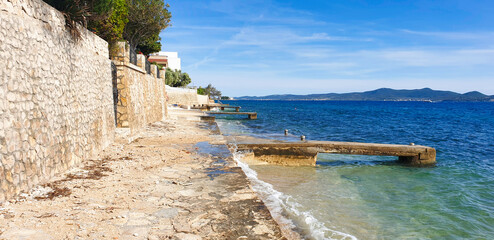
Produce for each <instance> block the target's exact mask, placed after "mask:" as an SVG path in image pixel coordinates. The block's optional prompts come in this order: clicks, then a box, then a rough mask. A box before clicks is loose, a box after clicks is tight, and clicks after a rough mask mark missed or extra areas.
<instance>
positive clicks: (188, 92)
mask: <svg viewBox="0 0 494 240" xmlns="http://www.w3.org/2000/svg"><path fill="white" fill-rule="evenodd" d="M166 94H167V95H168V104H177V105H180V106H191V107H192V106H200V105H203V104H208V97H207V96H202V95H198V94H197V89H188V88H177V87H170V86H166Z"/></svg>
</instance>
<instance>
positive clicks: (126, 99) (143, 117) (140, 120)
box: [113, 42, 166, 136]
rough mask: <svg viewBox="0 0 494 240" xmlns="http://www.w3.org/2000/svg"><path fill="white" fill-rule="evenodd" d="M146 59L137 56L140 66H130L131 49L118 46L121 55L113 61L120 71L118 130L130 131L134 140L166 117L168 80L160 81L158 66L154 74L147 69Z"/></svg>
mask: <svg viewBox="0 0 494 240" xmlns="http://www.w3.org/2000/svg"><path fill="white" fill-rule="evenodd" d="M144 61H145V58H144V56H143V55H141V54H138V55H137V65H138V66H137V65H134V64H132V63H130V62H129V46H128V44H127V43H126V42H119V43H118V54H117V56H116V57H115V58H114V59H113V63H114V64H115V65H116V67H117V89H118V102H117V127H124V128H130V132H131V135H132V136H135V135H136V134H138V133H139V130H140V129H142V128H143V127H144V126H146V125H147V124H149V123H153V122H156V121H160V120H162V119H163V118H164V117H165V113H166V110H165V107H166V101H165V79H164V75H161V76H160V78H158V77H157V71H158V70H157V66H155V65H151V74H147V73H146V71H145V70H144V69H145V67H144V66H145V65H144V64H145V62H144Z"/></svg>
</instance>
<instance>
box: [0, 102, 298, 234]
mask: <svg viewBox="0 0 494 240" xmlns="http://www.w3.org/2000/svg"><path fill="white" fill-rule="evenodd" d="M200 115H201V113H200V112H198V111H190V110H178V109H174V110H170V119H168V120H164V121H161V122H157V123H154V124H151V125H149V126H148V127H147V128H146V130H145V131H144V132H143V133H142V134H141V135H140V137H139V138H137V139H135V140H134V141H132V142H130V143H128V142H127V141H126V140H125V138H124V136H125V131H123V132H122V131H120V132H119V134H117V135H118V137H117V141H116V142H115V143H114V144H112V145H111V146H109V147H108V148H106V149H105V150H104V151H103V152H101V153H100V154H99V157H98V158H97V159H93V160H87V161H85V162H84V163H83V164H82V165H81V166H80V168H75V169H72V170H70V171H68V172H66V173H65V174H63V175H62V176H60V177H58V178H56V179H54V180H52V181H50V182H49V183H46V184H44V185H42V186H38V187H36V188H34V189H33V190H32V191H30V192H29V194H21V195H20V196H19V197H18V198H17V199H15V200H12V201H10V202H6V203H4V204H3V205H0V226H1V227H0V239H64V238H69V239H86V238H91V239H211V238H212V239H287V237H285V236H283V233H282V229H281V228H280V226H279V225H278V223H277V222H276V221H275V220H274V219H273V217H272V215H271V213H270V212H269V210H268V209H267V207H266V205H265V204H264V202H263V201H262V200H261V199H260V198H259V197H258V195H257V194H256V193H255V192H254V191H253V189H252V187H251V185H250V182H249V180H248V179H247V176H246V175H245V173H244V172H243V171H242V169H241V168H240V167H239V166H237V164H236V163H235V161H234V160H233V158H232V155H231V153H230V152H229V150H228V148H227V147H226V141H225V139H224V137H223V136H222V135H219V134H218V133H219V132H218V130H217V126H216V128H215V127H214V125H216V123H212V124H211V123H205V122H201V121H199V120H198V119H199V116H200ZM53 190H55V191H53ZM285 231H286V230H285ZM285 235H286V233H285ZM288 238H289V239H296V238H294V235H292V236H289V237H288Z"/></svg>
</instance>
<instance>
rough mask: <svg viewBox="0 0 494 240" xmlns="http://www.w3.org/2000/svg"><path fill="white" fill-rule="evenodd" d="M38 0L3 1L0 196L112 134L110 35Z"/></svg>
mask: <svg viewBox="0 0 494 240" xmlns="http://www.w3.org/2000/svg"><path fill="white" fill-rule="evenodd" d="M80 31H81V32H82V39H81V40H79V41H77V42H76V41H74V40H73V39H72V37H71V36H70V34H69V33H68V31H67V30H66V28H65V19H64V17H63V15H62V14H61V13H60V12H58V11H57V10H55V9H54V8H52V7H51V6H49V5H47V4H46V3H44V2H43V1H41V0H2V1H0V202H2V201H4V200H6V199H9V198H11V197H13V196H14V195H16V194H18V193H20V192H21V191H24V190H28V189H29V188H31V187H32V186H33V185H35V184H39V183H43V182H44V181H47V180H49V179H50V178H52V177H53V176H55V175H57V174H59V173H61V172H63V171H65V170H67V169H69V168H71V167H73V166H75V165H77V164H78V163H80V162H81V161H82V160H83V159H87V158H92V157H94V156H95V155H96V154H97V153H98V152H99V151H100V150H102V149H103V148H104V147H106V146H107V145H108V144H110V143H111V142H113V140H114V134H115V119H114V111H113V96H112V76H111V67H110V64H111V61H110V60H109V55H108V45H107V42H105V41H104V40H102V39H100V38H99V37H97V36H96V35H94V34H92V33H91V32H89V31H87V30H85V29H82V28H81V29H80Z"/></svg>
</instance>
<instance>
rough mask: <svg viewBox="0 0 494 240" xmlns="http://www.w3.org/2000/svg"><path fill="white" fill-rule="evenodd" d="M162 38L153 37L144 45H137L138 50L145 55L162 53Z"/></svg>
mask: <svg viewBox="0 0 494 240" xmlns="http://www.w3.org/2000/svg"><path fill="white" fill-rule="evenodd" d="M160 41H161V38H160V36H159V35H156V36H152V37H150V38H149V39H146V40H145V41H144V42H143V43H140V44H139V45H137V49H139V51H141V52H142V54H144V55H149V54H151V53H155V52H159V51H161V42H160Z"/></svg>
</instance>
